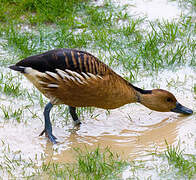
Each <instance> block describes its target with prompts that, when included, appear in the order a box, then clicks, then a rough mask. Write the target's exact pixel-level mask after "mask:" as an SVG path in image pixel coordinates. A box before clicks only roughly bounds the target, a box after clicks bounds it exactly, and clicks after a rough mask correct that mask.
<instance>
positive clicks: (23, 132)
mask: <svg viewBox="0 0 196 180" xmlns="http://www.w3.org/2000/svg"><path fill="white" fill-rule="evenodd" d="M182 72H187V73H186V74H183V73H182ZM163 75H164V76H163ZM153 79H154V80H153ZM140 80H141V81H140V82H138V83H136V84H138V85H140V84H143V85H144V86H145V87H147V88H148V87H150V86H152V85H151V84H152V83H153V84H156V86H161V88H163V89H167V90H170V91H171V92H173V93H174V94H175V95H176V97H177V99H178V100H179V102H181V103H182V104H183V105H185V106H187V107H190V108H192V109H193V110H194V111H196V109H195V107H196V102H195V97H196V95H195V94H194V92H193V86H194V83H196V76H195V72H194V71H193V70H191V68H188V67H187V68H184V69H181V70H179V71H177V72H174V73H173V72H169V71H163V72H162V73H161V74H160V75H157V76H156V78H155V77H154V78H153V77H141V79H140ZM171 81H172V82H173V83H174V84H175V86H176V87H175V86H174V85H171V87H168V83H167V82H170V84H171ZM144 82H145V83H144ZM25 86H26V85H25ZM30 88H31V87H30ZM17 101H19V100H17ZM6 103H8V104H9V105H11V106H15V104H16V103H19V106H22V103H23V105H24V104H25V103H26V102H24V100H23V101H21V102H14V100H13V101H12V102H7V99H6V98H4V97H2V98H1V105H3V104H4V105H5V104H6ZM34 108H35V112H37V114H38V116H39V117H40V118H43V116H42V112H41V111H42V110H41V109H40V108H39V107H36V106H35V107H34ZM54 109H55V108H54ZM52 113H55V110H54V111H53V112H52ZM93 117H96V118H93ZM93 117H92V118H91V117H90V115H85V117H84V120H83V121H82V125H81V126H80V127H79V128H78V129H77V128H73V125H72V123H71V119H70V121H69V123H68V125H67V126H65V127H62V126H60V125H58V122H59V121H62V120H63V119H62V118H59V119H55V122H56V123H53V132H54V135H55V136H56V137H57V138H58V140H59V144H57V145H55V146H52V145H51V143H49V142H48V141H47V139H46V138H45V137H39V136H38V135H39V133H40V132H41V131H42V129H43V124H42V122H41V121H40V120H39V119H32V118H31V115H30V113H29V111H25V112H24V117H23V119H24V120H25V119H26V121H27V122H26V123H22V122H21V123H17V122H16V121H14V119H11V120H7V121H5V120H3V119H2V114H1V120H0V121H1V123H0V129H1V130H0V139H1V140H2V141H3V142H4V143H5V144H9V147H10V149H11V150H12V151H14V152H16V151H20V152H21V154H22V156H23V158H27V159H28V158H32V159H33V158H34V157H35V156H38V157H41V154H44V156H45V157H46V162H48V161H55V162H73V160H74V159H75V153H74V151H73V148H77V147H80V148H86V147H88V149H94V148H96V147H98V146H100V147H101V148H104V147H110V148H111V150H112V151H113V152H118V153H119V154H120V155H121V156H122V157H123V158H124V159H135V158H137V159H138V158H139V159H142V158H143V157H145V156H146V155H147V154H148V153H149V152H154V151H155V150H157V149H158V151H163V150H165V148H166V144H165V140H167V142H168V143H169V144H177V143H178V141H179V140H180V141H181V142H182V148H185V150H186V153H196V148H195V140H196V128H195V127H196V116H195V114H194V115H191V116H184V115H179V114H175V113H172V112H171V113H170V112H169V113H161V112H155V111H151V110H149V109H147V108H145V107H144V106H142V105H140V104H129V105H126V106H123V107H121V108H118V109H115V110H111V111H110V112H108V111H105V110H102V109H96V110H95V111H94V112H93ZM0 153H1V152H0ZM40 162H41V161H40Z"/></svg>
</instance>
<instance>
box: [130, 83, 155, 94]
mask: <svg viewBox="0 0 196 180" xmlns="http://www.w3.org/2000/svg"><path fill="white" fill-rule="evenodd" d="M129 85H130V86H131V87H133V88H134V89H135V90H136V91H138V92H140V93H141V94H151V93H152V90H144V89H141V88H138V87H136V86H134V85H132V84H131V83H130V84H129Z"/></svg>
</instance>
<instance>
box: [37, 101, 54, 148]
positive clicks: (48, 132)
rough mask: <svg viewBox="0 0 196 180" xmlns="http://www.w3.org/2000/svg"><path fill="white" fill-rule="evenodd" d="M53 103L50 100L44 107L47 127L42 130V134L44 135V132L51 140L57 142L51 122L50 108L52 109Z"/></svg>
mask: <svg viewBox="0 0 196 180" xmlns="http://www.w3.org/2000/svg"><path fill="white" fill-rule="evenodd" d="M52 107H53V104H52V103H51V102H49V103H48V104H47V105H46V106H45V109H44V118H45V128H44V130H43V131H42V132H41V134H40V136H42V135H43V134H44V133H45V135H46V136H47V137H48V138H49V140H50V141H51V142H52V143H54V144H56V143H57V142H56V137H55V136H54V135H53V134H52V125H51V122H50V110H51V109H52Z"/></svg>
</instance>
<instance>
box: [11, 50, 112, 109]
mask: <svg viewBox="0 0 196 180" xmlns="http://www.w3.org/2000/svg"><path fill="white" fill-rule="evenodd" d="M10 68H11V69H13V70H16V71H20V72H22V73H24V75H25V76H26V77H27V78H28V79H29V80H30V81H31V82H32V83H33V84H34V85H35V86H36V87H37V88H38V89H39V90H40V91H41V92H42V93H43V94H44V95H45V96H46V97H48V98H50V100H51V101H52V102H53V104H58V103H65V104H68V105H71V104H70V103H69V102H68V101H69V100H70V101H72V102H74V101H75V103H76V104H75V105H77V102H78V99H80V100H81V102H83V103H84V104H81V105H80V106H82V105H83V106H85V104H88V106H90V105H93V104H92V102H94V101H95V100H96V98H100V97H101V96H107V93H108V92H109V89H107V88H106V87H109V86H108V83H111V82H110V80H109V79H110V74H111V72H113V71H112V70H111V69H110V68H109V67H108V66H107V65H105V64H104V63H102V62H101V61H99V60H98V59H97V58H96V57H94V56H93V55H91V54H89V53H87V52H84V51H78V50H73V49H58V50H52V51H48V52H46V53H44V54H40V55H36V56H31V57H28V58H26V59H24V60H22V61H20V62H18V63H17V64H16V65H14V66H10ZM111 88H112V87H111ZM70 96H71V97H70ZM87 97H88V98H87ZM93 97H94V98H93ZM89 98H91V99H90V100H89ZM72 105H74V104H72ZM78 106H79V105H78Z"/></svg>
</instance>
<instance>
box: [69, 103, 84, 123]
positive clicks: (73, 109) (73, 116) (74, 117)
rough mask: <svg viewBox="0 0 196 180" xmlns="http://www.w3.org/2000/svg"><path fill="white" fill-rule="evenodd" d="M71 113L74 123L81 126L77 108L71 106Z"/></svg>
mask: <svg viewBox="0 0 196 180" xmlns="http://www.w3.org/2000/svg"><path fill="white" fill-rule="evenodd" d="M69 112H70V114H71V117H72V119H73V121H74V125H80V124H81V122H80V120H79V118H78V115H77V114H76V107H72V106H69Z"/></svg>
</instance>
